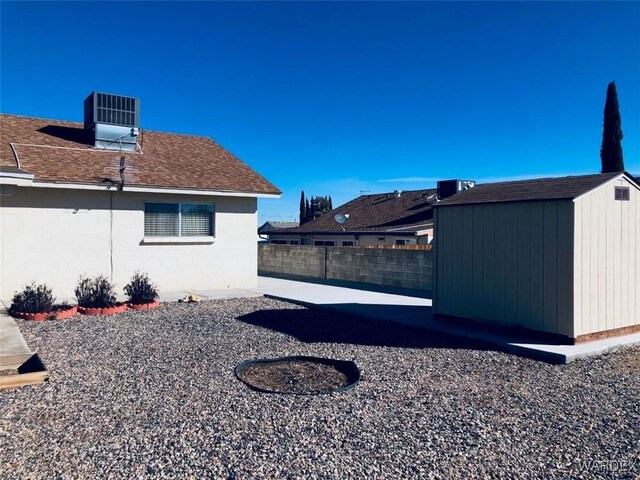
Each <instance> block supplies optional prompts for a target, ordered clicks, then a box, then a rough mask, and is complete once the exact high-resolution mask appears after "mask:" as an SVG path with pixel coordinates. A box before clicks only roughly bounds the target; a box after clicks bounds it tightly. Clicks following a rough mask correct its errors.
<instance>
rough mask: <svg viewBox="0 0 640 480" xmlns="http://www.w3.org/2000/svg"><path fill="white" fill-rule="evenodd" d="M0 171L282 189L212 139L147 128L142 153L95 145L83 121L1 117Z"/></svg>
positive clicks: (57, 178)
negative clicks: (123, 175) (122, 166)
mask: <svg viewBox="0 0 640 480" xmlns="http://www.w3.org/2000/svg"><path fill="white" fill-rule="evenodd" d="M0 139H1V140H0V168H2V171H9V170H8V169H10V168H13V169H20V170H21V171H22V172H25V173H31V174H33V175H34V176H35V178H34V180H35V181H37V182H55V183H65V184H66V183H69V184H83V185H87V184H88V185H103V184H104V183H105V181H106V182H108V181H109V180H110V179H112V180H116V181H119V171H118V169H119V164H120V157H121V156H122V155H124V156H125V157H126V163H125V165H126V167H127V169H126V182H127V185H130V186H137V187H152V188H176V189H187V190H211V191H219V192H243V193H256V194H273V195H277V194H280V190H278V188H277V187H275V186H274V185H273V184H272V183H270V182H269V181H268V180H266V179H265V178H264V177H262V176H261V175H260V174H258V173H257V172H256V171H254V170H253V169H252V168H251V167H249V166H248V165H247V164H245V163H243V162H242V161H241V160H240V159H239V158H238V157H236V156H235V155H233V154H232V153H229V152H228V151H227V150H225V149H224V148H223V147H221V146H220V145H219V144H217V143H216V142H214V141H213V140H212V139H211V138H208V137H200V136H194V135H182V134H176V133H163V132H155V131H151V130H145V131H144V132H142V142H143V149H142V152H122V153H120V152H118V151H113V150H103V149H98V148H95V147H93V142H92V138H91V133H90V132H89V131H88V130H85V129H84V128H83V125H82V124H81V123H77V122H65V121H59V120H46V119H42V118H33V117H23V116H19V115H7V114H0Z"/></svg>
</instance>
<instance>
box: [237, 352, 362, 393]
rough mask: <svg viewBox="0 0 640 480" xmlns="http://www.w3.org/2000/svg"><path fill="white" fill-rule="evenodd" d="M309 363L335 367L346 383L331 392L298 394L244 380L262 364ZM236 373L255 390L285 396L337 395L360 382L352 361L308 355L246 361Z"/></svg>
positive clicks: (358, 371) (357, 370)
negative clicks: (256, 366) (249, 371)
mask: <svg viewBox="0 0 640 480" xmlns="http://www.w3.org/2000/svg"><path fill="white" fill-rule="evenodd" d="M296 361H300V362H309V363H317V364H320V365H327V366H330V367H333V368H334V369H335V370H336V371H338V372H340V373H342V374H343V375H344V376H345V377H346V381H345V382H344V384H343V385H342V386H340V387H337V388H332V389H330V390H322V391H308V392H304V391H296V392H283V391H277V390H270V389H268V388H264V387H260V386H256V385H253V384H251V383H250V382H248V381H246V380H245V379H244V378H242V373H243V372H244V371H245V370H246V369H247V368H248V367H249V366H253V365H261V364H270V363H277V362H280V363H282V362H296ZM234 373H235V375H236V378H237V379H238V380H240V381H241V382H242V383H244V384H245V385H247V386H248V387H250V388H251V389H253V390H256V391H258V392H263V393H279V394H283V395H324V394H328V393H336V392H344V391H347V390H350V389H352V388H353V387H355V386H356V385H357V384H358V383H359V382H360V369H359V368H358V366H357V365H356V364H355V362H352V361H350V360H335V359H332V358H322V357H311V356H307V355H292V356H287V357H276V358H259V359H253V360H245V361H244V362H242V363H240V364H239V365H238V366H237V367H236V368H235V369H234Z"/></svg>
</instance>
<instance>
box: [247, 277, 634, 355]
mask: <svg viewBox="0 0 640 480" xmlns="http://www.w3.org/2000/svg"><path fill="white" fill-rule="evenodd" d="M253 290H254V291H256V292H260V293H262V294H265V295H268V296H270V297H272V298H277V299H281V300H285V301H290V302H295V303H298V304H301V305H305V306H307V307H310V308H323V309H327V310H331V311H334V312H341V313H347V314H350V315H357V316H360V317H365V318H372V319H376V320H382V321H389V322H398V323H402V324H405V325H412V326H415V327H420V328H424V329H426V330H429V331H435V332H439V333H444V334H448V335H453V336H457V337H462V338H466V339H469V340H475V341H478V342H481V343H482V344H485V345H487V346H490V347H491V348H495V349H496V350H500V351H504V352H506V353H511V354H515V355H520V356H523V357H528V358H533V359H536V360H542V361H545V362H549V363H559V364H564V363H570V362H573V361H575V360H578V359H582V358H588V357H592V356H597V355H602V354H605V353H610V352H613V351H615V350H618V349H620V348H624V347H629V346H633V345H640V333H636V334H631V335H624V336H619V337H613V338H608V339H604V340H597V341H593V342H587V343H582V344H578V345H557V344H546V343H541V342H540V341H539V340H533V339H532V338H531V337H528V336H526V334H514V333H512V332H506V331H505V332H504V333H501V332H494V331H487V330H486V329H483V328H482V326H481V325H466V324H465V325H462V324H459V323H447V322H446V321H436V320H434V319H433V315H432V308H431V305H432V303H431V300H429V299H426V298H417V297H411V296H404V295H392V294H385V293H376V292H370V291H362V290H357V289H353V288H345V287H336V286H327V285H319V284H316V283H306V282H300V281H294V280H283V279H280V278H273V277H259V281H258V287H257V288H256V289H253Z"/></svg>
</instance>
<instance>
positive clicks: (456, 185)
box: [437, 179, 476, 200]
mask: <svg viewBox="0 0 640 480" xmlns="http://www.w3.org/2000/svg"><path fill="white" fill-rule="evenodd" d="M475 185H476V182H475V181H474V180H457V179H456V180H441V181H439V182H438V193H437V195H438V200H444V199H445V198H449V197H451V196H453V195H455V194H456V193H460V192H462V191H464V190H469V189H470V188H473V187H475Z"/></svg>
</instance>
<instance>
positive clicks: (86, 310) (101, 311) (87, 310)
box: [78, 303, 127, 315]
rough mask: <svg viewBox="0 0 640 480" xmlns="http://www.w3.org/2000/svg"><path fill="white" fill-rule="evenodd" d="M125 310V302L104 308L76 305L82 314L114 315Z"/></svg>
mask: <svg viewBox="0 0 640 480" xmlns="http://www.w3.org/2000/svg"><path fill="white" fill-rule="evenodd" d="M126 310H127V304H126V303H123V304H120V305H114V306H113V307H105V308H91V307H78V312H80V313H81V314H82V315H115V314H116V313H122V312H124V311H126Z"/></svg>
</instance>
